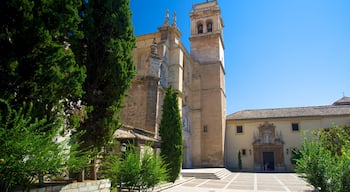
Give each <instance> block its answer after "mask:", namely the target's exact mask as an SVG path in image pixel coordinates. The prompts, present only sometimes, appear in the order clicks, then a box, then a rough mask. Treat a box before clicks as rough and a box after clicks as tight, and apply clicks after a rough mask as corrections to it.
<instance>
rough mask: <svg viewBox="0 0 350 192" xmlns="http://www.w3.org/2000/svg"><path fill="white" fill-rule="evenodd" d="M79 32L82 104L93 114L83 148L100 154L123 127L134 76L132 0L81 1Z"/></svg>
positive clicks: (76, 49)
mask: <svg viewBox="0 0 350 192" xmlns="http://www.w3.org/2000/svg"><path fill="white" fill-rule="evenodd" d="M82 3H83V5H82V8H81V10H80V15H81V17H82V19H83V22H82V24H81V25H80V29H81V30H82V31H83V33H84V37H85V38H84V39H82V40H80V41H77V42H75V43H74V44H73V45H72V47H73V50H74V52H75V53H76V59H77V61H78V63H79V64H80V65H84V66H86V69H87V78H86V81H85V83H84V91H85V92H86V93H85V95H84V96H83V98H82V101H83V104H84V105H86V106H89V107H90V108H91V109H92V111H91V112H90V113H88V119H87V120H86V121H84V123H82V124H81V127H80V130H84V131H85V133H86V134H84V135H83V136H82V137H81V140H82V141H84V146H86V147H90V148H91V149H92V150H93V151H95V152H99V151H100V149H101V148H103V147H104V146H105V145H106V144H107V143H108V142H109V141H111V139H112V135H113V133H114V131H115V130H116V129H117V128H118V127H119V126H120V122H119V112H120V109H121V107H122V103H123V98H124V97H125V92H126V90H127V88H128V87H129V86H130V84H131V80H132V78H133V77H134V75H135V66H134V62H133V56H132V50H133V48H135V46H136V45H135V36H134V34H133V27H132V23H131V11H130V5H129V0H89V1H84V0H83V1H82Z"/></svg>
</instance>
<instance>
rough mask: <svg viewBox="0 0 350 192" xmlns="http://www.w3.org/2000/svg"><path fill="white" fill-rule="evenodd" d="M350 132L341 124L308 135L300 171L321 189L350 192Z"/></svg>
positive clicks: (298, 160) (304, 144)
mask: <svg viewBox="0 0 350 192" xmlns="http://www.w3.org/2000/svg"><path fill="white" fill-rule="evenodd" d="M349 150H350V131H349V129H348V128H347V127H342V126H337V125H335V126H334V127H332V128H330V129H325V130H322V129H320V130H318V131H315V132H313V133H311V134H310V135H308V136H306V135H305V136H304V142H303V147H302V149H301V150H300V153H301V158H300V159H297V167H296V171H297V172H298V173H301V174H302V175H303V176H304V177H305V178H306V180H307V181H308V182H309V183H310V184H312V185H313V186H314V187H316V188H317V189H318V190H320V191H325V192H330V191H332V192H333V191H339V192H341V191H350V184H349V183H350V179H349V178H350V159H349V158H348V152H349Z"/></svg>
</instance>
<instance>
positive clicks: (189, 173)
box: [181, 168, 231, 180]
mask: <svg viewBox="0 0 350 192" xmlns="http://www.w3.org/2000/svg"><path fill="white" fill-rule="evenodd" d="M230 173H231V172H230V171H228V170H227V169H225V168H204V169H183V170H182V171H181V175H182V176H183V177H195V178H197V179H217V180H221V179H223V178H225V177H226V176H228V175H229V174H230Z"/></svg>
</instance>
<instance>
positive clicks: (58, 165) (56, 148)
mask: <svg viewBox="0 0 350 192" xmlns="http://www.w3.org/2000/svg"><path fill="white" fill-rule="evenodd" d="M0 104H1V110H0V146H1V147H0V187H1V188H0V191H9V190H11V189H12V188H13V187H15V186H20V187H21V188H23V190H28V189H29V188H30V186H31V185H32V184H33V183H36V182H38V180H39V182H43V180H42V178H43V176H46V175H50V176H55V175H61V174H62V173H66V172H67V171H68V170H69V169H70V168H72V169H79V168H81V167H83V166H85V164H84V163H86V161H87V160H86V159H87V158H85V156H83V155H82V153H80V152H79V151H77V150H76V149H77V148H78V146H79V145H78V144H74V145H69V141H70V139H69V138H66V139H64V140H63V141H61V142H55V139H56V137H57V136H58V131H54V130H59V128H60V127H62V126H63V124H62V123H61V122H56V123H47V122H46V120H45V119H43V120H33V119H32V118H31V107H24V108H21V109H20V110H19V111H15V110H12V109H11V107H10V106H9V104H8V103H7V102H6V101H4V100H1V99H0ZM25 108H27V110H25ZM48 126H50V128H52V127H56V128H53V129H50V130H52V131H46V132H44V131H42V130H47V129H46V128H47V127H48ZM77 156H79V159H78V158H77ZM81 157H82V158H81ZM80 158H81V159H80Z"/></svg>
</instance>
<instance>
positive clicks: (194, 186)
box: [164, 172, 313, 192]
mask: <svg viewBox="0 0 350 192" xmlns="http://www.w3.org/2000/svg"><path fill="white" fill-rule="evenodd" d="M164 191H166V192H228V191H230V192H248V191H259V192H267V191H269V192H271V191H293V192H311V191H313V187H311V186H310V185H309V184H308V183H306V182H305V181H304V180H303V179H301V178H300V177H298V175H297V174H295V173H239V172H237V173H230V174H228V175H227V176H225V177H224V178H222V179H221V180H215V179H189V180H188V181H186V182H183V183H181V184H179V185H176V186H174V187H172V188H169V189H166V190H164Z"/></svg>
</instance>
